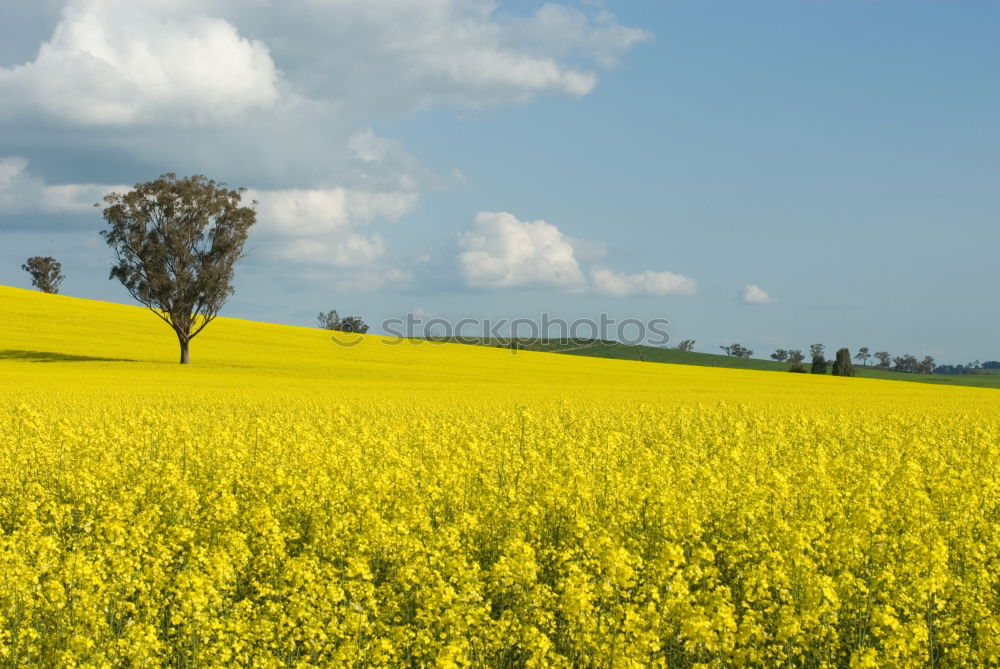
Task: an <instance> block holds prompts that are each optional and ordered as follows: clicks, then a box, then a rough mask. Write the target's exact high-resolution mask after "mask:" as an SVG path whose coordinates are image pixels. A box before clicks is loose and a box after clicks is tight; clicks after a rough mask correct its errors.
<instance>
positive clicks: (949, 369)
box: [934, 365, 966, 375]
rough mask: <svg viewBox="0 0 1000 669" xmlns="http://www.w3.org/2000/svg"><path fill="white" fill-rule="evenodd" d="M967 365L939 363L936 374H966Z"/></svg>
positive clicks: (935, 369) (935, 370)
mask: <svg viewBox="0 0 1000 669" xmlns="http://www.w3.org/2000/svg"><path fill="white" fill-rule="evenodd" d="M965 372H966V369H965V365H938V366H937V367H935V368H934V373H935V374H949V375H958V374H965Z"/></svg>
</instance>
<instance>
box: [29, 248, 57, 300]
mask: <svg viewBox="0 0 1000 669" xmlns="http://www.w3.org/2000/svg"><path fill="white" fill-rule="evenodd" d="M21 269H23V270H24V271H25V272H27V273H28V274H30V275H31V285H32V286H34V287H35V288H37V289H38V290H40V291H42V292H43V293H53V294H58V293H59V284H61V283H62V281H63V279H65V278H66V277H65V276H63V273H62V264H60V263H59V261H58V260H56V259H55V258H52V257H51V256H45V257H42V256H32V257H31V258H28V259H27V260H26V261H25V262H24V264H23V265H21Z"/></svg>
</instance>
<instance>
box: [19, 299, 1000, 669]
mask: <svg viewBox="0 0 1000 669" xmlns="http://www.w3.org/2000/svg"><path fill="white" fill-rule="evenodd" d="M174 349H175V342H174V341H172V338H171V335H170V333H169V331H168V330H167V329H166V327H165V326H163V325H162V323H160V322H158V320H157V319H156V318H155V317H154V316H152V315H151V314H148V313H147V312H144V311H142V310H141V309H137V308H129V307H121V306H115V305H108V304H103V303H94V302H86V301H83V300H73V299H70V298H64V297H58V296H50V295H41V294H35V293H28V292H26V291H18V290H14V289H8V288H0V407H2V409H0V664H2V665H4V666H59V667H63V666H94V667H103V666H107V667H117V666H133V667H147V666H173V667H194V666H226V665H238V666H258V667H306V666H347V667H351V666H355V667H363V666H443V667H450V666H489V667H522V666H524V667H545V666H556V667H559V666H562V667H571V666H601V667H605V666H606V667H610V666H614V667H650V666H651V667H658V666H670V667H674V666H676V667H686V666H740V665H744V666H745V665H751V666H753V665H756V666H776V665H787V666H808V667H835V666H857V667H866V666H914V665H932V666H988V665H996V664H998V663H1000V522H998V521H1000V480H998V476H997V471H998V465H1000V420H998V419H1000V404H998V402H997V401H996V398H997V395H996V391H992V390H976V389H970V388H959V387H934V386H925V385H920V384H906V383H892V382H880V381H869V380H864V379H840V378H829V377H812V376H809V375H793V374H784V375H783V374H774V373H763V372H762V373H755V372H739V371H731V370H714V369H708V368H695V367H682V366H671V365H653V364H643V363H629V362H617V361H612V360H599V359H588V358H574V357H570V356H554V355H546V354H531V353H523V352H521V353H517V354H516V355H515V354H512V353H511V352H509V351H501V350H496V349H488V348H475V347H462V346H457V345H447V346H444V345H431V344H423V345H414V344H403V345H397V346H392V345H389V344H388V343H386V342H384V341H382V340H380V339H379V338H377V337H367V338H365V340H364V342H363V343H361V344H360V345H358V346H355V347H343V346H337V345H335V344H334V343H333V342H331V341H330V338H329V333H325V332H320V331H316V330H309V329H303V328H289V327H278V326H265V325H259V324H253V323H244V322H239V321H232V320H221V319H220V320H219V321H217V322H216V323H214V324H213V325H212V326H210V327H209V328H208V329H207V330H206V331H205V332H204V333H203V334H202V335H201V336H199V338H198V339H196V340H195V341H194V343H193V346H192V359H193V362H194V364H193V365H192V366H191V367H189V368H182V367H181V366H179V365H176V364H174V357H175V350H174Z"/></svg>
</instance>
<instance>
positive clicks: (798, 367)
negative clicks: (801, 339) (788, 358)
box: [788, 362, 806, 374]
mask: <svg viewBox="0 0 1000 669" xmlns="http://www.w3.org/2000/svg"><path fill="white" fill-rule="evenodd" d="M788 371H789V372H792V373H794V374H805V373H806V368H805V366H804V365H803V364H802V363H801V362H793V363H792V364H791V365H789V366H788Z"/></svg>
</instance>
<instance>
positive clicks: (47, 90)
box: [0, 0, 280, 125]
mask: <svg viewBox="0 0 1000 669" xmlns="http://www.w3.org/2000/svg"><path fill="white" fill-rule="evenodd" d="M279 79H280V76H279V73H278V70H277V68H276V67H275V65H274V62H273V61H272V60H271V56H270V53H269V51H268V48H267V47H266V46H265V45H264V43H263V42H261V41H259V40H250V39H247V38H245V37H242V36H241V35H240V34H239V33H238V32H237V30H236V28H235V27H234V26H233V25H232V24H231V23H229V22H228V21H226V20H225V19H222V18H219V17H212V16H206V15H205V14H203V13H202V7H200V6H198V5H197V3H192V2H178V3H172V2H151V1H149V0H146V1H145V2H144V1H142V0H71V1H70V2H67V4H66V5H65V7H64V8H63V12H62V16H61V18H60V21H59V23H58V24H57V25H56V28H55V31H54V32H53V34H52V37H51V38H50V39H49V40H48V41H47V42H45V43H43V44H42V45H41V47H40V48H39V50H38V54H37V55H36V57H35V59H34V60H33V61H31V62H29V63H26V64H24V65H19V66H16V67H12V68H0V96H2V97H3V98H5V99H8V100H12V99H17V100H20V101H21V104H24V102H25V101H27V102H29V103H31V104H32V105H33V106H35V107H36V108H38V109H40V110H42V111H43V112H46V113H47V114H50V115H52V116H54V117H57V118H61V119H64V120H67V121H70V122H72V123H77V124H84V125H122V124H133V123H138V124H152V123H155V122H161V121H167V122H171V123H178V122H180V123H181V124H184V123H188V122H202V121H222V120H230V119H232V118H233V117H235V116H237V115H239V114H240V113H241V112H243V111H245V110H247V109H251V108H267V107H270V106H272V105H274V104H275V103H276V102H277V101H278V98H279Z"/></svg>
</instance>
